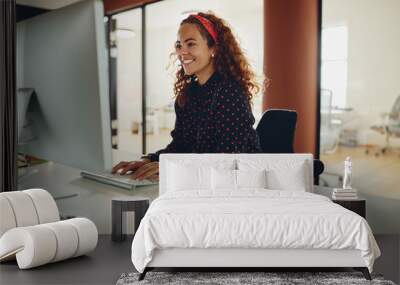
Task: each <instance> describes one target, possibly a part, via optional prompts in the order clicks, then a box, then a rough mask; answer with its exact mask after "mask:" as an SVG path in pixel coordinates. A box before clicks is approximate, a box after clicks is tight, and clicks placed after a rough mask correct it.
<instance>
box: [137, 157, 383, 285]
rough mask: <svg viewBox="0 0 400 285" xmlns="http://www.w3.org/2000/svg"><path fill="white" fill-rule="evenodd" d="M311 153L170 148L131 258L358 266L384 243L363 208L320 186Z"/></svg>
mask: <svg viewBox="0 0 400 285" xmlns="http://www.w3.org/2000/svg"><path fill="white" fill-rule="evenodd" d="M312 167H313V157H312V155H311V154H162V155H161V156H160V186H159V191H160V196H159V197H158V198H157V199H156V200H154V201H153V203H152V204H151V206H150V208H149V210H148V211H147V213H146V215H145V217H144V218H143V220H142V222H141V223H140V226H139V228H138V230H137V232H136V234H135V237H134V240H133V243H132V262H133V264H134V266H135V268H136V269H137V270H138V271H139V272H140V273H141V274H140V276H139V279H140V280H141V279H143V278H144V277H145V274H146V272H147V271H149V270H151V269H153V268H160V267H162V268H166V267H167V268H172V267H178V268H182V267H196V268H199V267H207V268H210V267H223V268H227V267H233V268H237V269H238V270H242V271H243V270H245V268H254V267H257V268H267V267H268V268H270V267H302V268H304V267H318V268H320V267H353V268H355V269H358V270H361V271H362V272H363V274H364V276H365V278H366V279H371V277H370V274H369V273H370V272H372V268H373V263H374V260H375V259H376V258H377V257H379V255H380V250H379V248H378V246H377V244H376V241H375V239H374V237H373V235H372V231H371V229H370V227H369V225H368V223H367V222H366V220H365V219H364V218H362V217H361V216H359V215H357V214H355V213H353V212H351V211H349V210H347V209H345V208H343V207H341V206H340V205H337V204H335V203H333V202H332V201H330V199H329V198H327V197H324V196H322V195H317V194H314V193H312V192H313V177H312V176H313V175H312V174H313V169H312Z"/></svg>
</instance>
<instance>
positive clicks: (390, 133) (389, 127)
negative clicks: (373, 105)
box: [365, 95, 400, 156]
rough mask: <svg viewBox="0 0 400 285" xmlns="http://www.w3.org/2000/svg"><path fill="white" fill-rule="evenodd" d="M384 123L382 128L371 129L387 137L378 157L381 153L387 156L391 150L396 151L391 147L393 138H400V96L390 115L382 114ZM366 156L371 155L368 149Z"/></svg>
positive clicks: (378, 152) (377, 153)
mask: <svg viewBox="0 0 400 285" xmlns="http://www.w3.org/2000/svg"><path fill="white" fill-rule="evenodd" d="M382 117H383V119H384V123H383V124H382V125H380V126H372V127H371V129H372V130H374V131H377V132H379V133H380V134H382V135H384V136H385V146H384V147H381V148H379V150H378V151H377V152H375V155H376V156H378V155H379V154H380V153H381V154H385V153H386V152H387V151H389V150H394V149H395V148H394V147H392V146H391V145H390V139H391V138H400V95H399V96H397V98H396V100H395V101H394V104H393V106H392V109H391V111H390V113H384V114H382ZM365 153H366V154H368V153H369V149H368V148H367V149H366V151H365Z"/></svg>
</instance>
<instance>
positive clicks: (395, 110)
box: [387, 95, 400, 137]
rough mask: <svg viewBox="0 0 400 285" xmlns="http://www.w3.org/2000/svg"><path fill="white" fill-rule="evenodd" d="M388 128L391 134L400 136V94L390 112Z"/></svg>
mask: <svg viewBox="0 0 400 285" xmlns="http://www.w3.org/2000/svg"><path fill="white" fill-rule="evenodd" d="M387 130H388V132H389V134H390V135H393V136H396V137H400V95H399V96H397V98H396V101H395V102H394V104H393V107H392V110H391V112H390V115H389V119H388V125H387Z"/></svg>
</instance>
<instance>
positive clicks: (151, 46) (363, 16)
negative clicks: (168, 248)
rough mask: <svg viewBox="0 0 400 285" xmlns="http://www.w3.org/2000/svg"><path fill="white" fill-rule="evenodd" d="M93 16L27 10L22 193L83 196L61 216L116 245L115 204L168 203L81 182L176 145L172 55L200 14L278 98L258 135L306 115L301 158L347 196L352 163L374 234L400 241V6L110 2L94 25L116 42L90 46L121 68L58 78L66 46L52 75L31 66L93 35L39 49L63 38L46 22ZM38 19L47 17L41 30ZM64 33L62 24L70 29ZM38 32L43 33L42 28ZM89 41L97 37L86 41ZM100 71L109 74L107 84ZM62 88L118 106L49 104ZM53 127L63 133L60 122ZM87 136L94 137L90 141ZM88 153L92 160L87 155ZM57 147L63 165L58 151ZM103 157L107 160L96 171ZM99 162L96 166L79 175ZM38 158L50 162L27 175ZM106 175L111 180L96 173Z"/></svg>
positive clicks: (298, 143)
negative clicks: (89, 223) (270, 121)
mask: <svg viewBox="0 0 400 285" xmlns="http://www.w3.org/2000/svg"><path fill="white" fill-rule="evenodd" d="M82 2H91V1H79V0H69V1H67V0H65V1H54V2H53V1H45V0H41V1H33V0H17V4H18V5H19V6H20V9H22V8H23V6H24V7H30V8H29V12H25V14H26V15H28V16H24V17H22V19H21V20H20V21H19V22H18V23H17V43H16V46H17V54H16V55H17V88H18V90H19V91H20V92H19V95H18V96H24V97H26V94H27V93H29V94H30V95H28V97H29V100H28V101H29V102H27V103H26V106H25V107H20V109H19V110H18V111H19V112H20V113H21V112H23V113H24V114H22V115H21V116H22V117H21V119H20V120H23V123H22V129H23V130H22V131H21V132H23V134H22V133H21V134H19V146H18V147H19V158H20V161H19V163H20V167H19V176H20V178H19V183H18V184H19V188H20V189H25V188H27V187H32V188H33V187H35V188H45V189H46V188H49V191H52V189H54V192H55V193H56V194H55V195H64V194H70V193H79V195H80V197H81V198H80V199H79V200H77V199H75V200H74V199H73V198H72V199H65V200H63V201H62V202H60V205H59V207H60V210H61V211H62V212H63V213H65V215H66V216H74V215H86V216H89V217H90V218H92V220H93V221H94V222H95V223H96V225H97V226H98V227H99V231H100V232H101V233H110V231H111V228H110V225H109V224H108V220H109V218H105V217H106V216H107V217H109V216H110V215H111V214H110V209H109V208H110V207H109V201H110V199H112V198H113V197H116V196H131V195H139V196H140V195H141V196H146V197H150V198H151V199H154V198H156V197H157V195H158V193H157V190H156V189H151V190H146V189H139V190H137V192H136V193H134V194H132V193H127V192H126V191H125V190H122V189H114V188H113V190H111V191H109V190H108V189H106V187H104V186H97V185H95V186H93V184H92V183H91V182H88V181H85V180H84V179H82V178H80V175H79V174H80V171H81V170H96V171H98V170H101V169H107V168H108V169H109V168H110V167H111V166H112V165H114V164H115V163H116V162H118V161H121V160H131V159H135V158H138V157H140V156H141V155H142V154H146V153H148V152H154V151H156V150H159V149H161V148H163V147H165V146H166V145H167V144H168V143H169V142H170V140H171V137H170V132H171V131H172V130H173V127H174V122H175V113H174V108H173V106H174V105H173V104H174V97H173V80H174V71H175V68H176V66H177V62H176V61H174V60H173V57H171V56H170V55H171V53H172V52H173V44H174V42H175V40H176V32H177V27H178V25H179V22H180V21H181V20H182V19H183V18H185V17H186V16H187V15H188V13H191V12H193V11H204V10H212V11H214V12H215V13H216V14H217V15H219V16H221V17H222V18H224V19H226V20H227V21H228V22H229V23H230V24H231V26H232V27H233V30H234V31H235V33H236V34H237V35H238V38H239V39H240V43H241V45H242V47H243V49H244V50H245V51H246V54H247V56H248V58H249V60H250V62H251V63H252V67H253V69H254V70H255V72H256V74H257V76H258V77H257V80H258V82H259V83H260V84H261V85H263V86H264V88H262V89H261V90H260V92H259V94H257V95H256V96H255V99H254V102H253V108H252V111H253V114H254V117H255V119H256V123H255V125H254V127H256V125H257V123H258V122H259V120H260V119H261V117H262V114H263V112H264V111H266V110H268V109H271V108H281V109H291V110H296V111H297V112H298V123H297V130H296V137H295V152H298V153H313V154H314V156H315V157H319V158H320V159H321V160H322V161H323V162H324V165H325V171H324V173H323V174H322V175H321V176H320V177H319V184H320V185H323V186H327V187H341V185H342V181H343V162H344V160H345V158H346V157H348V156H350V157H351V158H352V161H353V187H354V188H356V189H357V190H358V194H359V196H360V197H361V198H365V199H366V201H367V220H368V223H369V224H370V226H371V228H372V230H373V232H374V233H375V234H400V222H399V221H398V217H400V188H399V185H400V176H399V173H400V85H399V84H400V83H399V78H398V74H400V53H399V52H398V51H399V50H400V28H399V27H400V17H398V11H400V2H399V1H396V0H383V1H375V0H321V1H308V2H307V3H308V4H305V3H304V2H301V1H274V0H248V1H246V2H245V3H244V2H242V1H229V0H217V1H214V0H206V1H199V0H187V1H186V0H185V1H182V0H164V1H133V0H132V1H112V0H104V2H102V1H101V2H102V7H104V10H103V11H100V13H99V14H98V15H97V16H93V21H97V22H96V23H97V24H96V25H97V26H96V27H97V28H99V27H101V28H102V29H104V30H103V34H104V38H101V40H103V41H104V42H103V43H100V44H99V43H98V42H97V43H94V44H93V45H91V43H90V41H86V42H87V43H88V46H87V48H88V49H90V48H94V49H96V52H97V53H92V54H91V52H90V51H89V50H86V51H85V52H86V53H84V54H86V55H88V56H89V57H90V60H93V61H96V60H98V63H99V62H100V61H101V62H103V63H106V64H107V66H103V67H101V66H100V63H99V64H94V65H93V66H92V67H93V68H91V69H88V70H82V69H81V70H73V69H69V68H63V67H62V66H59V69H58V70H57V71H58V72H54V70H55V69H54V68H55V67H54V66H52V67H51V68H52V69H51V70H41V69H45V68H46V66H47V65H48V64H49V65H51V63H50V61H51V60H52V59H54V60H55V61H54V62H55V63H57V64H59V63H60V62H64V63H66V62H67V61H68V58H67V57H66V56H65V54H63V50H62V48H63V47H62V45H63V44H65V43H66V42H63V41H61V42H60V41H59V42H58V43H57V45H59V48H60V49H59V50H58V51H56V52H54V53H49V54H48V56H49V62H47V61H46V62H43V64H40V62H39V59H37V61H35V58H34V56H33V55H31V54H30V52H34V51H35V49H34V48H32V47H31V46H29V45H28V44H27V42H29V43H34V46H35V48H37V49H40V47H45V46H46V45H47V44H49V45H50V46H52V45H53V43H46V41H47V40H49V39H55V38H57V37H60V38H63V39H64V41H68V39H71V40H72V39H73V40H75V36H74V34H73V31H74V29H78V28H79V27H72V28H70V29H68V31H69V32H70V33H71V34H63V35H60V34H55V35H54V34H53V35H46V34H44V33H42V35H41V36H40V38H35V39H33V38H30V34H29V33H27V32H26V31H31V32H32V33H35V35H40V30H41V29H43V30H46V31H48V32H51V31H52V28H49V27H48V26H47V27H41V26H40V23H39V22H38V21H37V19H39V18H40V17H41V16H42V15H45V14H46V13H57V12H60V13H61V12H62V11H63V10H64V9H71V7H73V6H76V7H78V6H79V5H84V4H83V3H82ZM289 2H290V3H289ZM127 3H128V4H127ZM288 3H289V4H288ZM39 4H41V5H39ZM316 7H320V10H318V9H317V8H316ZM98 9H99V7H97V6H96V7H94V8H93V10H92V11H94V12H95V13H97V12H99V11H98ZM72 10H73V9H71V12H72ZM20 11H21V10H20ZM33 11H34V12H33ZM299 11H300V12H299ZM32 13H34V14H37V15H35V16H33V17H30V16H29V14H32ZM67 14H68V13H67ZM100 15H101V19H100V18H99V16H100ZM99 20H101V23H100V21H99ZM35 21H36V22H35ZM51 21H53V22H52V23H57V20H56V19H53V20H51ZM33 22H35V27H34V28H32V27H30V24H31V23H33ZM54 29H56V28H54ZM53 31H55V30H53ZM87 31H88V32H90V33H91V34H90V36H93V35H98V32H96V31H94V32H93V31H90V29H87ZM77 33H78V32H77ZM79 36H84V34H82V32H80V34H79ZM85 40H87V39H85ZM92 40H95V39H94V38H93V39H92ZM73 49H74V46H73V45H72V46H70V47H69V48H68V53H67V54H69V55H70V56H71V57H73V56H74V54H75V52H74V51H73ZM41 54H42V55H43V53H41ZM80 56H82V54H81V55H80ZM58 58H62V61H58ZM30 60H32V62H30ZM71 60H72V62H74V61H75V62H78V61H80V60H81V59H79V58H75V59H72V58H71ZM32 63H34V65H32ZM99 66H100V67H99ZM97 67H99V68H100V69H101V68H103V69H104V70H103V71H104V72H103V73H102V74H100V73H101V71H99V69H96V68H97ZM105 71H106V72H105ZM51 73H52V75H51ZM44 75H46V76H44ZM50 75H51V76H53V77H54V80H55V81H54V82H59V81H58V80H59V79H60V78H63V82H64V83H65V84H66V85H65V86H67V85H73V84H75V83H74V82H79V84H80V83H81V82H80V81H79V78H84V80H86V81H91V80H94V81H96V84H94V85H93V86H92V87H93V88H98V89H97V91H95V90H87V89H85V91H84V92H94V93H96V92H97V93H96V94H100V93H102V92H103V93H104V94H101V95H99V97H97V98H91V97H87V98H86V99H85V98H83V97H80V96H71V97H69V98H70V99H71V98H72V99H71V100H65V101H64V100H60V99H59V98H57V100H54V101H52V98H48V97H47V98H45V97H43V96H42V95H43V94H44V93H46V92H42V93H41V90H44V89H46V88H51V92H52V93H50V92H47V94H46V95H47V96H50V95H49V94H55V93H54V92H56V90H57V89H58V88H60V86H58V85H56V86H54V85H53V86H52V85H51V84H49V79H50V81H51V80H52V79H53V78H49V77H48V76H50ZM104 75H107V76H106V77H105V76H104ZM266 78H268V79H270V83H269V84H268V85H269V86H265V82H266V81H265V79H266ZM68 79H71V81H68ZM74 80H77V81H74ZM104 81H106V83H107V84H106V85H107V86H105V84H104V83H105V82H104ZM36 84H37V85H36ZM79 84H78V85H75V86H74V87H73V88H72V86H71V89H70V90H69V92H71V93H73V92H75V91H76V90H78V89H79V88H80V85H79ZM84 86H85V88H86V87H87V86H88V85H84ZM100 90H103V91H100ZM104 90H106V92H104ZM84 92H83V93H82V94H84ZM21 94H25V95H21ZM76 94H78V93H76ZM84 95H85V94H84ZM54 96H55V95H54ZM64 96H68V94H65V95H64ZM54 98H55V97H54ZM85 100H86V101H85ZM20 102H22V101H20ZM49 102H50V103H49ZM93 102H95V104H92V103H93ZM68 104H79V106H81V107H82V106H83V107H82V108H81V107H78V106H76V107H77V108H76V109H75V111H74V113H73V114H69V115H70V116H71V117H75V118H76V120H77V121H75V123H74V124H69V123H68V121H65V120H63V119H61V120H59V121H57V120H56V119H55V117H57V116H63V115H64V114H63V110H67V109H68V108H69V107H71V108H73V106H69V105H68ZM21 108H22V110H23V111H21ZM48 108H50V109H48ZM51 109H52V111H51ZM87 110H90V112H96V111H98V113H97V114H95V113H92V114H90V116H86V115H87V114H85V115H83V114H80V113H79V112H80V111H81V112H86V111H87ZM47 111H48V112H49V113H46V112H47ZM38 112H39V113H40V112H41V113H40V114H41V115H38ZM19 115H20V114H19ZM46 115H48V116H49V117H48V118H51V119H50V120H51V122H50V121H46V120H47V119H46ZM85 122H86V123H87V124H86V123H85ZM40 123H43V124H50V125H51V128H52V130H53V131H55V130H58V131H60V130H61V129H64V136H63V135H62V131H60V133H61V135H60V136H59V137H56V138H54V137H53V139H54V140H52V141H51V142H49V141H44V140H42V139H41V138H40V137H41V136H42V138H47V136H48V135H49V133H48V130H50V128H49V129H47V131H46V130H43V129H38V128H36V129H35V126H37V124H40ZM76 124H83V125H86V126H87V128H86V129H85V128H76ZM20 125H21V122H20ZM78 129H79V130H80V131H78ZM74 132H75V133H74ZM106 132H109V135H108V136H107V135H105V133H106ZM58 140H63V141H64V142H70V141H73V143H72V144H70V145H72V146H75V147H76V148H74V147H72V148H71V149H68V146H67V145H65V147H62V148H57V147H56V146H57V144H56V142H57V141H58ZM83 140H85V142H84V144H86V146H85V147H84V148H82V147H81V143H82V141H83ZM59 142H60V141H59ZM64 142H63V143H64ZM50 144H52V145H50ZM60 144H61V142H60ZM39 145H40V147H39ZM52 147H54V149H53V151H49V149H51V148H52ZM39 148H40V150H39ZM89 150H90V151H89ZM96 154H98V156H97V158H93V156H94V155H96ZM86 155H87V157H88V159H87V160H88V161H90V163H91V164H92V165H89V164H87V165H85V163H84V162H80V161H78V160H84V157H86ZM27 156H28V157H32V156H33V157H36V158H39V159H34V160H28V161H26V157H27ZM89 157H90V158H89ZM40 159H43V160H40ZM94 164H96V166H97V167H94V169H92V166H93V165H94ZM85 167H87V168H88V169H85ZM100 208H101V209H102V210H101V211H100V210H99V209H100ZM100 212H102V213H100Z"/></svg>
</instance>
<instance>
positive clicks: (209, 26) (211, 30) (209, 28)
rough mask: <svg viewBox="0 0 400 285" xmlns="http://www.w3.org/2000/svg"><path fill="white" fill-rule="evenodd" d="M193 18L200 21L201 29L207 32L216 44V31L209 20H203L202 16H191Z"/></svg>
mask: <svg viewBox="0 0 400 285" xmlns="http://www.w3.org/2000/svg"><path fill="white" fill-rule="evenodd" d="M191 16H193V17H195V18H196V19H197V20H199V21H200V23H201V24H202V25H203V27H204V28H205V29H206V30H207V32H208V33H209V34H210V35H211V37H212V38H213V40H214V42H217V37H218V34H217V31H216V30H215V29H214V25H213V23H211V21H210V20H208V19H206V18H204V17H203V16H200V15H191Z"/></svg>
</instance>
